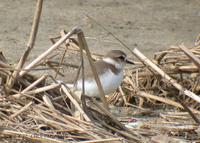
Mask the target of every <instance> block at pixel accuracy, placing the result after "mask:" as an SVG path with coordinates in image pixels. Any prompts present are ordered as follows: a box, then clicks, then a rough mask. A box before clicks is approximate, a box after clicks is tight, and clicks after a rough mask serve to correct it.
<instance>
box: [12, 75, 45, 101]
mask: <svg viewBox="0 0 200 143" xmlns="http://www.w3.org/2000/svg"><path fill="white" fill-rule="evenodd" d="M46 78H47V75H43V76H41V77H40V78H38V79H37V80H36V81H34V82H33V83H32V84H31V85H29V86H28V87H26V88H25V89H24V90H23V91H21V94H14V95H12V97H14V98H20V97H21V96H22V95H23V93H25V92H28V91H29V90H31V89H33V88H34V87H36V85H38V84H39V83H41V82H42V81H44V80H45V79H46Z"/></svg>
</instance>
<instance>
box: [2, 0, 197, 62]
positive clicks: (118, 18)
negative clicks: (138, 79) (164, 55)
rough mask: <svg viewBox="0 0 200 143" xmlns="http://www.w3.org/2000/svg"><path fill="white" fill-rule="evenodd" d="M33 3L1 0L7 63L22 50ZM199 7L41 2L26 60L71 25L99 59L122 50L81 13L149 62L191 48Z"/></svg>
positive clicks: (174, 2)
mask: <svg viewBox="0 0 200 143" xmlns="http://www.w3.org/2000/svg"><path fill="white" fill-rule="evenodd" d="M35 4H36V1H35V0H1V1H0V19H1V24H0V51H3V53H4V54H5V55H6V57H7V58H8V59H9V60H10V61H11V62H12V63H15V62H17V60H18V59H19V58H20V57H21V55H22V52H23V51H24V50H25V48H26V43H27V41H28V36H29V33H30V29H31V23H32V17H33V14H34V9H35ZM199 6H200V1H199V0H159V1H158V0H148V1H146V0H101V1H99V0H73V1H70V0H46V1H44V5H43V12H42V18H41V22H40V27H39V32H38V36H37V41H36V45H35V49H34V50H33V53H32V54H31V55H30V59H32V58H35V57H36V56H37V55H38V54H40V53H42V51H44V50H46V49H47V48H49V47H50V45H51V43H50V41H49V39H48V38H49V37H50V36H56V35H58V34H59V32H60V30H61V29H65V30H70V29H71V28H72V27H74V26H81V28H82V29H83V30H84V32H85V35H86V36H87V37H88V39H87V41H88V43H89V47H90V49H91V50H92V51H95V52H99V53H101V54H104V53H105V52H106V51H108V50H110V49H121V48H122V46H120V44H119V43H118V42H117V41H116V40H114V39H113V38H112V37H111V36H109V35H108V34H107V32H106V31H104V30H103V29H101V28H100V27H99V26H97V25H95V24H94V23H93V22H92V21H90V20H88V19H87V18H86V17H85V14H89V15H90V16H91V17H93V18H94V19H96V20H97V21H98V22H99V23H101V24H102V25H104V26H105V27H106V28H107V29H109V30H110V31H111V32H113V33H114V34H115V35H116V36H117V37H119V38H120V39H121V40H122V41H123V42H125V43H126V44H127V45H128V46H129V47H131V48H134V47H135V46H137V47H138V48H139V49H140V50H141V51H142V52H143V53H144V54H146V55H147V56H149V57H150V56H152V54H153V53H154V52H156V51H160V50H163V49H166V48H168V47H169V46H170V45H172V44H174V45H176V44H180V43H181V42H184V43H185V44H186V45H187V46H192V45H193V43H194V39H195V37H196V36H197V35H198V33H199V32H200V26H199V24H200V10H199Z"/></svg>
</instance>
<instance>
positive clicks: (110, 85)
mask: <svg viewBox="0 0 200 143" xmlns="http://www.w3.org/2000/svg"><path fill="white" fill-rule="evenodd" d="M99 78H100V81H101V85H102V87H103V89H104V92H105V94H109V93H112V92H114V91H115V90H116V89H117V88H118V87H119V85H120V84H121V82H122V80H123V71H121V72H120V73H118V74H117V75H116V74H114V73H113V72H112V71H111V70H108V71H107V72H105V73H104V74H103V75H100V76H99ZM76 86H77V89H78V90H82V80H79V81H78V82H77V85H76ZM85 94H86V95H87V96H90V97H98V96H99V91H98V87H97V84H96V82H95V80H94V79H93V80H91V79H90V80H85Z"/></svg>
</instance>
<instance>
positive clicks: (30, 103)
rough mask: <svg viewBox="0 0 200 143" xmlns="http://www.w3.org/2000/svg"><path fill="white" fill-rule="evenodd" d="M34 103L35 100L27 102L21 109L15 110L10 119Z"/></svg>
mask: <svg viewBox="0 0 200 143" xmlns="http://www.w3.org/2000/svg"><path fill="white" fill-rule="evenodd" d="M32 104H33V102H32V101H31V102H29V103H28V104H26V105H25V106H24V107H22V108H21V109H20V110H19V111H17V112H15V113H14V114H12V115H10V117H9V118H10V119H13V118H15V117H16V116H18V115H19V114H21V113H22V112H24V111H26V110H27V109H28V108H29V107H30V106H31V105H32Z"/></svg>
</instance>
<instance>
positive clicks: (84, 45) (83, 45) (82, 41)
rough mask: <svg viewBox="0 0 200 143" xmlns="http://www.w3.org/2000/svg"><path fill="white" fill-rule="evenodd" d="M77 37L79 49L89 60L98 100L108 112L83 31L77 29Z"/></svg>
mask: <svg viewBox="0 0 200 143" xmlns="http://www.w3.org/2000/svg"><path fill="white" fill-rule="evenodd" d="M77 36H78V40H79V45H80V47H81V49H82V50H83V49H84V50H85V51H86V55H87V58H88V60H89V63H90V67H91V69H92V72H93V75H94V79H95V81H96V84H97V87H98V89H99V96H100V99H101V101H102V102H103V105H104V107H105V108H106V109H107V110H108V109H109V106H108V103H107V101H106V98H105V93H104V90H103V87H102V85H101V81H100V79H99V76H98V73H97V70H96V67H95V65H94V62H93V60H92V57H91V54H90V51H89V48H88V46H87V42H86V40H85V36H84V33H83V31H82V30H81V29H79V32H78V34H77Z"/></svg>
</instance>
